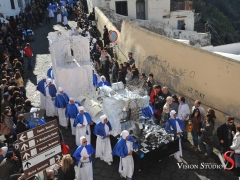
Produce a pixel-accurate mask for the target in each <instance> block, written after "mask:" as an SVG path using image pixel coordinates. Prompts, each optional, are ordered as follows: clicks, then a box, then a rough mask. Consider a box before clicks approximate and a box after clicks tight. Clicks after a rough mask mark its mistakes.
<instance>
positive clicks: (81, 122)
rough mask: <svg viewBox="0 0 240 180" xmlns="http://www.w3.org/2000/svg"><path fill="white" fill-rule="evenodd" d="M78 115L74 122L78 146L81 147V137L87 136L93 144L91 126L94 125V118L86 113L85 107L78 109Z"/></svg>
mask: <svg viewBox="0 0 240 180" xmlns="http://www.w3.org/2000/svg"><path fill="white" fill-rule="evenodd" d="M78 111H79V113H78V115H77V117H76V119H75V120H74V123H73V127H75V128H76V137H75V138H76V145H77V146H79V145H80V141H79V139H80V137H82V136H85V137H86V138H87V141H88V142H89V143H90V142H91V129H90V125H92V124H93V121H92V118H91V116H90V114H89V113H88V112H85V111H84V107H83V106H80V107H78Z"/></svg>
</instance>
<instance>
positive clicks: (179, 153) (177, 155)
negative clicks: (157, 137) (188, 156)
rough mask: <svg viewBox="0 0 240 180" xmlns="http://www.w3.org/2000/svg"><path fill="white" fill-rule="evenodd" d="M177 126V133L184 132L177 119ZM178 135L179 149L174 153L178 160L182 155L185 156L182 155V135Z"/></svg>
mask: <svg viewBox="0 0 240 180" xmlns="http://www.w3.org/2000/svg"><path fill="white" fill-rule="evenodd" d="M176 128H177V133H179V132H182V130H181V128H180V126H179V124H178V122H177V121H176ZM178 137H179V151H177V152H175V153H174V158H175V159H177V160H178V159H180V157H182V156H183V155H182V144H181V137H180V136H179V135H178Z"/></svg>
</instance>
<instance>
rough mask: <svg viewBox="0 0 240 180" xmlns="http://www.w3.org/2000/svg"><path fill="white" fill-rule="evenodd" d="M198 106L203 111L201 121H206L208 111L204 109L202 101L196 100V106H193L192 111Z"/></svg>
mask: <svg viewBox="0 0 240 180" xmlns="http://www.w3.org/2000/svg"><path fill="white" fill-rule="evenodd" d="M196 108H198V109H199V111H200V113H201V118H202V119H201V121H202V122H204V121H205V116H206V112H205V110H204V108H203V107H202V106H201V101H199V100H196V101H195V102H194V106H193V107H192V112H193V111H194V109H196Z"/></svg>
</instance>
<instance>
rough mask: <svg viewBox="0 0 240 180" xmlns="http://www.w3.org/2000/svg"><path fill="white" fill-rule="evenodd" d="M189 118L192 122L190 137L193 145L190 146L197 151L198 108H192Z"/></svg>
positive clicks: (199, 122)
mask: <svg viewBox="0 0 240 180" xmlns="http://www.w3.org/2000/svg"><path fill="white" fill-rule="evenodd" d="M190 120H191V121H192V123H193V129H192V132H191V134H192V139H193V146H191V147H190V148H194V150H195V151H198V136H199V132H200V128H201V126H200V125H201V113H200V111H199V109H198V108H196V109H194V110H193V113H192V115H191V117H190Z"/></svg>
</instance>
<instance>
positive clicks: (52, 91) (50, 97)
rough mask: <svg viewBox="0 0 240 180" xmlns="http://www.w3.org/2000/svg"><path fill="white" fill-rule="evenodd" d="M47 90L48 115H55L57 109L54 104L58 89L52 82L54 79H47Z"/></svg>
mask: <svg viewBox="0 0 240 180" xmlns="http://www.w3.org/2000/svg"><path fill="white" fill-rule="evenodd" d="M45 92H46V116H49V117H54V116H56V115H57V110H56V107H55V105H54V103H55V98H56V93H57V89H56V87H55V85H54V84H52V80H51V79H50V78H49V79H47V86H46V88H45Z"/></svg>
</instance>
